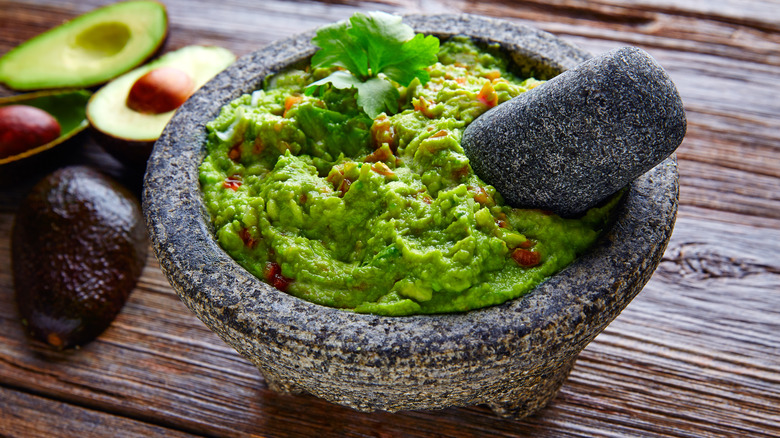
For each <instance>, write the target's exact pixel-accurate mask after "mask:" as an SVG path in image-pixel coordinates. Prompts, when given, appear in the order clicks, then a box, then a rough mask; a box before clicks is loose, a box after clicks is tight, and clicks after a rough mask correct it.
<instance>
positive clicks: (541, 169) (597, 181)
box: [462, 47, 686, 217]
mask: <svg viewBox="0 0 780 438" xmlns="http://www.w3.org/2000/svg"><path fill="white" fill-rule="evenodd" d="M685 130H686V121H685V110H684V109H683V103H682V100H681V99H680V95H679V93H678V92H677V88H676V87H675V86H674V83H673V82H672V80H671V79H670V78H669V76H668V75H667V74H666V72H665V71H664V69H663V68H662V67H661V66H660V65H659V64H658V63H657V62H656V61H655V60H654V59H653V58H652V57H651V56H650V55H649V54H648V53H647V52H645V51H644V50H641V49H638V48H636V47H622V48H619V49H614V50H611V51H609V52H607V53H604V54H602V55H599V56H598V57H595V58H592V59H590V60H588V61H586V62H584V63H582V64H580V65H578V66H576V67H575V68H572V69H570V70H567V71H566V72H564V73H562V74H561V75H559V76H556V77H555V78H553V79H551V80H550V81H548V82H546V83H544V84H542V85H540V86H538V87H536V88H534V89H533V90H530V91H528V92H526V93H523V94H521V95H520V96H518V97H516V98H514V99H512V100H510V101H509V102H506V103H504V104H503V105H499V106H497V107H496V108H493V109H492V110H490V111H488V112H487V113H485V114H483V115H482V116H480V117H479V118H477V119H476V120H475V121H474V122H473V123H472V124H471V125H469V126H468V128H466V130H465V131H464V133H463V143H462V144H463V150H464V151H465V153H466V155H467V156H468V157H469V160H470V161H471V167H472V168H473V169H474V172H476V174H477V175H479V176H480V177H481V178H482V179H483V180H484V181H485V182H487V183H489V184H491V185H492V186H493V187H495V188H496V190H498V191H499V192H500V193H501V194H502V195H503V196H504V200H506V202H507V203H508V204H509V205H512V206H514V207H519V208H540V209H543V210H552V211H554V212H556V213H558V214H560V215H561V216H568V217H576V216H578V215H580V214H582V213H584V212H585V211H587V210H588V209H589V208H591V207H593V206H595V205H598V204H599V203H600V202H602V201H604V200H605V199H607V198H608V197H610V196H611V195H613V194H615V193H616V192H617V191H618V190H620V189H621V188H623V187H625V186H626V185H627V184H628V183H629V182H631V181H633V180H634V179H635V178H636V177H638V176H639V175H641V174H643V173H645V172H646V171H648V170H650V169H651V168H653V167H654V166H656V165H657V164H658V163H660V162H661V161H663V160H665V159H666V158H667V157H668V156H669V155H671V154H672V153H673V152H674V151H675V149H677V147H678V146H679V145H680V143H681V142H682V139H683V137H684V136H685Z"/></svg>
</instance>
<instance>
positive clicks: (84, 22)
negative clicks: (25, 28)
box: [0, 0, 168, 90]
mask: <svg viewBox="0 0 780 438" xmlns="http://www.w3.org/2000/svg"><path fill="white" fill-rule="evenodd" d="M167 31H168V15H167V12H166V10H165V6H164V5H162V4H161V3H158V2H156V1H146V0H141V1H127V2H120V3H115V4H112V5H109V6H106V7H103V8H99V9H95V10H93V11H91V12H88V13H86V14H84V15H81V16H78V17H76V18H74V19H73V20H71V21H68V22H66V23H64V24H62V25H60V26H58V27H55V28H54V29H51V30H49V31H47V32H44V33H42V34H40V35H38V36H36V37H34V38H32V39H30V40H28V41H26V42H24V43H22V44H21V45H19V46H17V47H16V48H14V49H13V50H11V51H10V52H8V53H6V54H5V55H4V56H3V57H2V58H0V82H3V83H5V84H6V85H7V86H9V87H10V88H13V89H16V90H37V89H47V88H75V87H78V88H81V87H91V86H93V85H98V84H102V83H104V82H106V81H108V80H109V79H111V78H114V77H116V76H119V75H121V74H122V73H125V72H127V71H128V70H130V69H132V68H133V67H135V66H137V65H140V64H141V63H143V62H144V61H145V60H147V59H148V58H150V57H151V56H152V55H154V53H155V52H156V51H157V50H158V49H159V47H160V46H161V45H162V43H163V41H164V40H165V36H166V35H167Z"/></svg>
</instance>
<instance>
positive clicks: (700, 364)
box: [0, 0, 780, 437]
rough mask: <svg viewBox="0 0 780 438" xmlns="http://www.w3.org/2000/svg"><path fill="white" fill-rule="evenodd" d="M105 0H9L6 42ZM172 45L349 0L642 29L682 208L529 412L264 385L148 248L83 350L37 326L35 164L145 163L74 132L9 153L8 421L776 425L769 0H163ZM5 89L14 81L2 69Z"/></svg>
mask: <svg viewBox="0 0 780 438" xmlns="http://www.w3.org/2000/svg"><path fill="white" fill-rule="evenodd" d="M105 3H108V1H106V0H79V1H76V0H72V1H54V0H37V1H32V0H30V1H21V0H0V23H2V24H1V25H0V54H2V53H5V52H7V51H8V50H10V49H11V48H12V47H14V46H16V45H17V44H19V43H21V42H22V41H25V40H26V39H28V38H30V37H32V36H34V35H36V34H38V33H40V32H42V31H44V30H46V29H48V28H50V27H53V26H54V25H56V24H58V23H60V22H61V21H62V20H63V19H67V18H70V17H74V16H76V15H78V14H80V13H83V12H86V11H88V10H91V9H92V8H94V7H96V6H98V5H102V4H105ZM165 3H166V4H167V6H168V10H169V14H170V37H169V39H168V42H167V45H166V46H165V50H166V51H168V50H172V49H176V48H179V47H181V46H184V45H188V44H215V45H220V46H223V47H226V48H229V49H231V50H233V51H234V52H235V53H236V54H238V55H244V54H247V53H249V52H250V51H253V50H255V49H257V48H259V47H261V46H263V45H265V44H268V43H270V42H272V41H273V40H276V39H279V38H282V37H285V36H289V35H291V34H293V33H297V32H298V31H300V30H303V29H309V28H312V27H315V26H319V25H322V24H325V23H328V22H332V21H335V20H340V19H344V18H347V17H348V16H350V15H351V14H352V13H353V12H354V11H356V10H364V11H366V10H372V9H377V8H379V9H382V10H386V11H392V12H453V11H463V12H469V13H475V14H483V15H488V16H496V17H503V18H507V19H510V20H513V21H517V22H522V23H528V24H532V25H535V26H538V27H540V28H542V29H544V30H547V31H550V32H552V33H555V34H557V35H559V36H562V37H563V38H565V39H567V40H569V41H571V42H573V43H575V44H578V45H579V46H581V47H583V48H585V49H586V50H589V51H591V52H592V53H594V54H597V53H601V52H604V51H606V50H608V49H611V48H614V47H618V46H622V45H634V46H639V47H642V48H644V49H645V50H647V51H649V52H650V53H651V54H652V55H653V56H655V57H656V58H657V59H658V60H659V61H660V63H661V64H662V65H663V66H664V67H665V68H666V69H667V70H668V71H669V73H670V75H671V76H672V78H673V80H674V81H675V82H676V84H677V86H678V87H679V89H680V92H681V94H682V97H683V100H684V102H685V106H686V110H687V115H688V134H687V136H686V138H685V141H684V142H683V144H682V146H681V147H680V148H679V150H678V157H679V166H680V174H681V177H680V181H681V189H680V210H679V219H678V221H677V226H676V229H675V231H674V235H673V237H672V241H671V243H670V246H669V248H668V250H667V252H666V255H665V257H664V259H663V261H662V263H661V266H660V267H659V269H658V270H657V271H656V273H655V275H654V276H653V278H652V279H651V281H650V283H649V284H648V285H647V287H646V288H645V290H644V291H643V292H642V293H641V294H640V295H639V296H638V297H637V298H636V299H635V300H634V301H633V303H631V305H630V306H629V307H628V308H627V309H626V310H625V311H624V312H623V313H622V315H621V316H620V317H618V319H617V320H615V321H614V322H613V323H612V324H611V325H610V326H609V327H608V328H607V329H606V331H604V332H603V333H602V334H601V335H600V336H598V338H596V340H595V341H594V342H593V343H592V344H591V345H589V346H588V347H587V348H586V349H585V351H584V352H583V353H582V354H581V356H580V358H579V360H578V361H577V364H576V366H575V368H574V371H573V372H572V374H571V377H570V378H569V380H568V381H567V382H566V384H565V385H564V386H563V389H562V390H561V392H560V395H559V396H558V397H557V398H556V399H555V400H554V401H553V402H552V403H551V404H550V405H549V406H548V407H547V408H546V409H544V410H543V411H541V412H540V413H538V414H536V415H534V416H532V417H531V418H527V419H525V420H522V421H512V420H506V419H500V418H497V417H495V416H494V415H493V414H492V413H491V411H490V410H489V409H487V408H486V407H482V406H478V407H471V408H462V409H446V410H442V411H427V412H405V413H398V414H389V413H371V414H366V413H358V412H354V411H352V410H350V409H347V408H343V407H339V406H335V405H331V404H329V403H327V402H324V401H321V400H319V399H316V398H314V397H311V396H306V395H303V396H293V395H280V394H276V393H274V392H272V391H270V390H269V389H268V388H267V386H266V384H265V382H264V381H263V379H262V378H261V377H260V375H259V374H258V373H257V372H256V371H255V369H254V368H253V366H252V365H251V364H250V363H249V362H248V361H246V360H245V359H243V358H242V357H240V356H239V355H238V354H237V353H236V352H235V351H234V350H233V349H232V348H230V347H228V346H227V345H226V344H224V343H223V342H222V341H221V340H220V339H219V338H218V337H217V336H216V335H214V334H212V333H211V332H210V331H209V330H208V329H207V328H206V327H205V326H204V325H203V324H202V323H201V322H200V321H199V320H198V319H196V318H195V317H194V316H193V314H191V313H190V312H189V311H188V310H187V309H186V308H185V306H184V305H183V304H182V303H181V302H180V301H179V299H178V298H177V296H176V295H175V294H174V292H173V290H172V289H171V288H170V286H169V285H168V282H167V281H166V279H165V277H164V276H163V275H162V273H161V271H160V269H159V267H158V265H157V262H156V260H155V259H154V257H153V256H150V257H149V259H148V261H147V265H146V268H145V270H144V273H143V276H142V278H141V280H140V282H139V283H138V286H137V289H136V290H135V291H134V293H133V294H132V296H131V298H130V300H129V302H128V303H127V305H126V306H125V308H124V310H123V311H122V313H121V314H120V315H119V317H118V318H117V319H116V321H115V322H114V323H113V325H112V326H111V327H110V328H109V329H108V330H107V331H106V332H105V333H104V334H103V335H102V336H100V338H98V339H97V340H96V341H95V342H93V343H91V344H89V345H87V346H85V347H84V348H81V349H79V350H74V351H67V352H61V353H58V352H52V351H48V350H45V349H42V348H38V347H35V346H33V345H31V344H30V343H28V341H27V339H26V337H25V335H24V333H23V331H22V327H21V324H20V321H19V315H18V313H17V310H16V306H15V299H14V291H13V286H12V277H11V272H10V267H9V260H10V244H9V240H10V238H9V236H10V233H11V228H12V224H13V219H14V212H15V210H16V208H17V207H18V205H19V203H20V201H21V200H22V199H23V197H24V195H25V193H26V192H27V190H29V188H30V187H31V186H32V184H33V183H35V182H36V181H37V180H38V179H39V178H41V177H42V176H43V175H44V174H45V173H46V172H48V171H51V170H53V169H54V168H56V167H58V166H62V165H65V164H69V163H88V164H92V165H94V166H97V167H99V168H101V169H104V170H105V171H106V172H107V173H109V174H111V175H113V176H114V177H116V178H118V179H120V180H121V181H123V182H124V183H125V184H127V185H128V186H130V187H131V188H133V189H134V190H136V191H137V190H138V188H139V185H140V181H141V179H140V175H141V172H140V171H139V170H138V169H132V168H128V167H125V166H123V165H122V164H120V163H118V162H116V161H115V160H113V159H112V158H111V157H109V156H108V155H106V154H105V153H103V152H102V150H101V149H100V148H99V146H97V145H96V144H95V143H93V142H92V140H90V139H89V137H81V138H79V139H78V140H76V142H75V144H71V145H69V146H68V147H66V148H63V151H62V152H61V153H59V154H55V155H54V157H53V158H48V159H46V160H43V161H42V162H38V163H37V164H36V165H35V166H27V167H24V166H22V167H21V168H19V167H15V168H13V169H11V168H8V167H6V168H2V167H0V180H2V181H3V182H2V186H0V435H2V436H19V437H29V436H157V435H159V436H203V435H206V436H274V437H283V436H323V437H324V436H350V437H370V436H373V437H394V436H423V437H436V436H442V437H449V436H479V437H508V436H522V435H534V436H549V437H562V436H697V437H699V436H740V437H741V436H780V2H778V1H777V0H774V1H771V0H714V1H707V2H704V1H696V0H682V1H674V0H637V1H633V2H630V1H620V0H596V1H590V2H587V1H584V0H559V1H548V0H546V1H542V0H529V1H523V2H520V1H517V2H514V1H510V0H492V1H487V2H466V1H456V0H437V1H431V2H425V1H409V0H382V1H379V2H363V1H351V2H333V1H324V2H318V1H301V2H295V1H283V0H266V1H255V0H220V1H213V0H193V1H187V0H165ZM0 94H2V95H9V94H12V92H11V91H10V90H7V89H0Z"/></svg>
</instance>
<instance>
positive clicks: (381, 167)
mask: <svg viewBox="0 0 780 438" xmlns="http://www.w3.org/2000/svg"><path fill="white" fill-rule="evenodd" d="M371 170H373V171H374V172H376V173H378V174H380V175H384V176H395V172H393V171H392V170H390V168H389V167H387V164H385V163H383V162H381V161H380V162H378V163H374V165H373V166H371Z"/></svg>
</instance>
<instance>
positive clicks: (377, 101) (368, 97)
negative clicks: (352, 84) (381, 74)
mask: <svg viewBox="0 0 780 438" xmlns="http://www.w3.org/2000/svg"><path fill="white" fill-rule="evenodd" d="M357 89H358V95H357V103H358V105H360V106H361V107H362V108H363V111H365V112H366V114H368V116H369V117H371V118H372V119H375V118H376V116H378V115H380V114H382V113H383V112H385V113H388V114H395V113H396V112H397V111H398V100H399V99H400V98H401V94H400V93H399V92H398V89H397V88H395V86H394V85H393V84H391V83H390V82H388V81H386V80H384V79H382V78H371V79H369V80H367V81H366V82H362V83H361V84H359V85H358V86H357Z"/></svg>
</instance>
